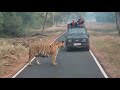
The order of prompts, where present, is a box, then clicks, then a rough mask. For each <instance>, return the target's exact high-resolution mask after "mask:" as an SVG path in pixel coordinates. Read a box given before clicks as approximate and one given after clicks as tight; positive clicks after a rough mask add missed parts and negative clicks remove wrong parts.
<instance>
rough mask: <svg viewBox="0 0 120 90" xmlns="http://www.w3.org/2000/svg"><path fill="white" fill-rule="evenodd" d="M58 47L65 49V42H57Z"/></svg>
mask: <svg viewBox="0 0 120 90" xmlns="http://www.w3.org/2000/svg"><path fill="white" fill-rule="evenodd" d="M56 45H58V47H62V48H63V47H64V41H60V42H56Z"/></svg>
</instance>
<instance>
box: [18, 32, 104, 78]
mask: <svg viewBox="0 0 120 90" xmlns="http://www.w3.org/2000/svg"><path fill="white" fill-rule="evenodd" d="M64 36H65V34H64V35H63V36H61V37H60V38H59V39H57V40H65V37H64ZM39 59H40V60H41V62H42V64H41V65H40V66H39V65H37V64H36V62H35V60H34V61H33V62H32V63H33V64H34V65H33V66H27V67H26V68H25V69H24V70H23V71H22V72H21V73H20V74H19V75H18V76H17V77H16V78H104V76H103V74H102V72H101V71H100V69H99V68H98V66H97V64H96V62H95V61H94V59H93V57H92V56H91V54H90V52H89V51H84V50H79V51H78V50H77V51H71V52H67V51H66V50H65V49H61V50H60V51H59V53H58V56H57V62H58V65H57V66H52V65H51V64H50V63H51V62H50V59H51V58H39Z"/></svg>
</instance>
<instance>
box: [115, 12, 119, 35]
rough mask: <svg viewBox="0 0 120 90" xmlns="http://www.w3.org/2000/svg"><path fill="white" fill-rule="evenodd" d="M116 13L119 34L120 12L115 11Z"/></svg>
mask: <svg viewBox="0 0 120 90" xmlns="http://www.w3.org/2000/svg"><path fill="white" fill-rule="evenodd" d="M115 14H116V25H117V29H118V34H119V36H120V12H115Z"/></svg>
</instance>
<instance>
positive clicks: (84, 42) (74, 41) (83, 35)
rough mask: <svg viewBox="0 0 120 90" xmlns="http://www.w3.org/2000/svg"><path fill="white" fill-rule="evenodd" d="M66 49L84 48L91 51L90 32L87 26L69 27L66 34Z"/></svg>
mask: <svg viewBox="0 0 120 90" xmlns="http://www.w3.org/2000/svg"><path fill="white" fill-rule="evenodd" d="M65 38H66V40H65V45H66V50H67V51H69V50H71V49H73V48H84V50H87V51H89V49H90V45H89V34H88V33H87V29H86V28H69V29H68V30H67V35H66V36H65Z"/></svg>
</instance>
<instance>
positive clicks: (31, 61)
mask: <svg viewBox="0 0 120 90" xmlns="http://www.w3.org/2000/svg"><path fill="white" fill-rule="evenodd" d="M66 32H67V30H66V31H65V32H64V33H63V34H65V33H66ZM63 34H61V35H60V36H58V37H57V38H56V39H54V40H53V41H52V43H53V42H54V41H56V40H57V39H58V38H59V37H61V36H62V35H63ZM52 43H51V44H52ZM51 44H50V45H51ZM57 54H58V53H57ZM33 60H35V57H34V58H33V59H32V60H31V61H30V62H32V61H33ZM28 65H29V63H27V64H26V65H25V66H24V67H23V68H22V69H20V70H19V71H18V72H17V73H16V74H15V75H14V76H13V77H12V78H15V77H16V76H17V75H18V74H20V73H21V72H22V70H24V69H25V68H26V67H27V66H28Z"/></svg>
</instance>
